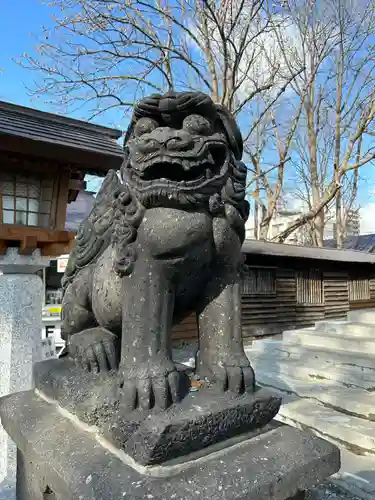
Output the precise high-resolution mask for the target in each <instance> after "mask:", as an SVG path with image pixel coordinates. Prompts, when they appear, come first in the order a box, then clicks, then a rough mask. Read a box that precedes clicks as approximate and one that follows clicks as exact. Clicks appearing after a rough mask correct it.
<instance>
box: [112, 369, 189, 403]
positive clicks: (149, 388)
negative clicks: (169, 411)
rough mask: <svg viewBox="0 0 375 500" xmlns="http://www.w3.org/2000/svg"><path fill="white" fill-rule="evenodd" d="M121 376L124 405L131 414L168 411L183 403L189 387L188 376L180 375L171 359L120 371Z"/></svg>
mask: <svg viewBox="0 0 375 500" xmlns="http://www.w3.org/2000/svg"><path fill="white" fill-rule="evenodd" d="M119 377H120V378H119V383H120V388H121V392H122V402H123V405H124V406H125V407H126V409H127V410H128V411H132V410H135V409H137V408H141V409H143V410H149V409H151V408H154V407H157V408H160V409H166V408H168V407H169V406H170V405H171V404H172V403H177V402H178V401H181V399H182V398H183V397H184V396H185V395H186V393H187V391H188V385H189V384H188V379H187V376H186V374H184V373H181V372H178V371H177V370H176V368H175V366H174V364H173V363H172V362H171V361H169V360H165V361H163V362H160V361H159V360H154V361H151V360H150V361H149V362H147V363H142V364H140V365H139V366H137V367H135V368H132V369H129V370H127V369H123V370H121V369H120V370H119Z"/></svg>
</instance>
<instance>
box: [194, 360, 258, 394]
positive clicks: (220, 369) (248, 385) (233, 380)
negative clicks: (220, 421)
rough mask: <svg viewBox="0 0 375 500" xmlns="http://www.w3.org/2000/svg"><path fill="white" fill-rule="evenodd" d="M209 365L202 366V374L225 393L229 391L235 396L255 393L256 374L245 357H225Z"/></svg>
mask: <svg viewBox="0 0 375 500" xmlns="http://www.w3.org/2000/svg"><path fill="white" fill-rule="evenodd" d="M208 365H209V366H207V365H206V366H202V367H201V369H200V372H201V373H203V374H204V375H205V376H207V377H208V378H209V379H211V380H212V381H213V382H215V383H216V384H218V385H219V387H220V388H221V389H222V390H223V391H228V390H229V391H231V392H233V393H235V394H242V393H244V392H254V390H255V374H254V370H253V369H252V367H251V364H250V362H249V360H248V359H247V357H246V356H245V355H242V354H229V355H227V356H225V355H224V356H222V357H220V358H218V359H216V360H215V361H214V362H210V363H209V364H208ZM211 374H212V375H211Z"/></svg>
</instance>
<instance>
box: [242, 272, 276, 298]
mask: <svg viewBox="0 0 375 500" xmlns="http://www.w3.org/2000/svg"><path fill="white" fill-rule="evenodd" d="M241 291H242V294H243V295H275V294H276V273H275V270H274V269H267V268H256V267H249V266H245V267H244V271H243V278H242V290H241Z"/></svg>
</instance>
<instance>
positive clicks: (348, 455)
mask: <svg viewBox="0 0 375 500" xmlns="http://www.w3.org/2000/svg"><path fill="white" fill-rule="evenodd" d="M276 420H279V421H281V422H284V423H286V424H288V425H291V426H293V427H296V428H298V429H302V430H306V429H309V430H310V431H311V432H313V433H314V434H316V435H318V436H320V437H322V438H323V439H327V440H328V441H331V442H332V443H334V444H336V445H337V446H338V447H339V448H340V452H341V468H340V471H339V472H337V473H336V474H334V475H333V476H331V477H330V478H329V481H330V482H331V483H333V484H335V485H337V486H339V487H340V488H343V489H344V490H345V491H348V492H349V493H351V494H352V495H355V496H357V497H359V498H363V499H364V500H374V498H375V455H374V448H373V445H374V436H375V424H373V423H371V422H367V421H364V420H362V419H358V418H356V417H351V416H348V415H345V414H342V413H339V412H337V411H335V410H332V409H328V408H325V407H324V406H322V405H320V404H319V403H316V402H311V401H309V400H303V399H297V400H293V401H288V402H285V403H284V404H283V405H282V407H281V409H280V411H279V414H278V415H277V416H276ZM358 443H359V444H360V445H361V446H359V445H358ZM349 450H350V451H349ZM358 453H359V454H358Z"/></svg>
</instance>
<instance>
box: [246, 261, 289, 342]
mask: <svg viewBox="0 0 375 500" xmlns="http://www.w3.org/2000/svg"><path fill="white" fill-rule="evenodd" d="M275 274H276V294H275V295H272V296H265V295H245V294H244V295H242V333H243V336H244V337H249V336H264V335H275V334H277V333H281V332H282V331H283V330H288V329H291V328H294V327H295V324H296V308H295V304H296V282H295V274H294V271H293V270H290V269H283V268H278V269H276V271H275Z"/></svg>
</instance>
